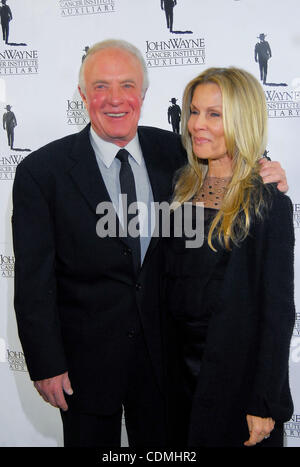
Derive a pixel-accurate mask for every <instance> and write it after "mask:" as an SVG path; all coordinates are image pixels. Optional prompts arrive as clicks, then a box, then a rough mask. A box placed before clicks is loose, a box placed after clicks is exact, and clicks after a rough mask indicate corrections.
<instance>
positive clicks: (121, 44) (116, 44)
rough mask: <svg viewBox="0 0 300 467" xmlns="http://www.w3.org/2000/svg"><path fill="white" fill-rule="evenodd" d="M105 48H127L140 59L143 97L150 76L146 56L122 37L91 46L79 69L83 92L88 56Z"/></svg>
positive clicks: (79, 82) (83, 90)
mask: <svg viewBox="0 0 300 467" xmlns="http://www.w3.org/2000/svg"><path fill="white" fill-rule="evenodd" d="M103 49H120V50H125V51H127V52H129V53H130V54H132V55H133V56H134V57H136V58H137V59H138V61H139V62H140V64H141V67H142V71H143V86H142V97H144V96H145V93H146V91H147V89H148V87H149V77H148V70H147V65H146V62H145V60H144V57H143V56H142V54H141V52H140V51H139V49H138V48H137V47H135V46H134V45H133V44H131V43H130V42H127V41H124V40H121V39H108V40H105V41H101V42H97V43H96V44H94V45H93V46H92V47H91V48H89V50H88V52H87V54H86V56H85V58H84V60H83V62H82V64H81V67H80V70H79V79H78V85H79V87H80V89H81V91H82V92H83V93H85V80H84V68H85V64H86V62H87V60H88V58H89V57H90V56H91V55H93V54H95V53H97V52H99V50H103Z"/></svg>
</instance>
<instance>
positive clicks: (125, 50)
mask: <svg viewBox="0 0 300 467" xmlns="http://www.w3.org/2000/svg"><path fill="white" fill-rule="evenodd" d="M147 86H148V83H147V70H146V67H145V63H144V61H143V58H142V56H141V55H140V53H139V51H138V50H137V49H136V48H135V47H133V46H132V45H131V44H128V43H127V42H124V41H106V42H103V43H98V44H96V45H95V46H94V47H92V48H90V49H89V51H88V54H87V57H86V58H85V60H84V61H83V64H82V67H81V72H80V82H79V91H80V94H81V97H82V99H83V101H84V103H85V105H86V108H87V110H88V113H89V116H90V120H91V125H88V126H87V127H86V128H85V129H84V130H82V131H81V132H79V133H77V134H73V135H70V136H67V137H65V138H62V139H59V140H57V141H54V142H52V143H50V144H48V145H46V146H44V147H43V148H41V149H39V150H38V151H35V152H33V153H32V154H30V155H29V156H28V157H27V158H26V159H24V160H23V161H22V162H21V163H20V164H19V166H18V167H17V170H16V175H15V181H14V187H13V218H12V225H13V239H14V251H15V310H16V316H17V322H18V329H19V336H20V340H21V343H22V346H23V350H24V354H25V358H26V362H27V366H28V370H29V373H30V377H31V379H32V380H33V381H34V382H35V383H34V384H35V387H36V389H37V390H38V391H39V393H40V394H41V396H42V397H43V398H44V399H45V401H47V402H49V403H50V404H52V405H53V406H54V407H59V408H60V409H61V414H62V420H63V426H64V442H65V446H118V445H119V444H120V434H121V415H122V408H124V411H125V421H126V428H127V434H128V439H129V444H130V446H132V447H137V446H153V445H155V446H164V445H166V444H167V442H168V441H167V439H166V433H167V431H166V419H165V399H164V387H163V357H162V347H163V342H162V340H163V335H162V333H161V316H160V310H159V295H158V292H159V270H160V258H161V255H160V254H159V241H158V238H157V237H155V236H152V238H151V232H152V230H151V226H150V229H147V227H148V226H147V220H146V221H145V219H142V218H140V217H139V222H140V227H139V228H140V233H141V232H142V231H143V232H144V233H145V232H146V233H145V234H143V235H142V234H140V235H139V236H138V237H137V238H136V237H134V236H133V235H132V237H130V236H128V237H124V236H122V235H123V234H122V235H120V234H118V233H117V236H106V237H105V236H103V237H102V238H101V237H100V236H99V235H98V234H99V229H97V226H98V222H99V220H101V217H100V216H99V215H97V213H99V212H100V211H101V206H103V205H102V204H101V203H103V202H109V203H112V205H113V207H114V209H115V212H117V213H118V218H117V221H116V222H117V226H118V229H117V232H120V233H122V229H121V226H122V227H123V228H124V226H125V227H126V225H125V222H126V221H125V218H126V216H125V215H124V214H125V211H124V210H123V211H122V208H121V205H122V203H121V202H120V199H119V195H120V193H121V192H122V193H125V192H126V188H124V186H125V185H126V182H128V180H129V179H130V180H131V183H130V186H129V187H128V186H127V193H126V194H128V196H130V197H131V198H132V196H133V192H134V194H135V196H136V199H137V200H138V201H142V202H143V203H144V205H146V206H147V209H148V210H149V209H150V205H151V202H152V201H155V202H158V203H160V202H162V201H166V200H169V198H170V195H171V191H172V177H173V174H174V172H175V171H176V170H177V169H178V168H179V167H180V166H182V165H183V164H184V162H185V153H184V151H183V149H182V146H181V142H180V137H179V135H175V134H174V133H171V132H168V131H164V130H159V129H157V128H151V127H138V121H139V118H140V111H141V107H142V103H143V99H144V96H145V92H146V89H147ZM120 149H126V150H127V151H128V153H125V154H126V157H125V158H124V159H122V157H123V156H124V151H121V152H119V151H120ZM126 158H128V160H127V159H126ZM119 159H121V160H119ZM267 164H268V165H267V168H266V167H264V170H265V173H266V174H267V175H268V176H269V175H270V174H271V179H272V180H273V181H275V179H276V174H277V177H279V179H281V181H282V182H283V185H284V186H283V189H286V185H285V175H284V173H283V171H282V169H281V168H279V169H278V166H276V163H271V162H268V163H267ZM274 172H275V175H274ZM124 173H125V174H126V176H125V179H124V176H123V175H124ZM272 173H273V176H272ZM122 174H123V175H122ZM127 185H128V184H127ZM133 186H134V190H133V189H131V188H133ZM99 203H100V204H99ZM123 208H126V206H125V205H124V206H123ZM148 212H149V211H148ZM152 227H153V226H152ZM100 230H101V229H100ZM97 232H98V234H97ZM136 240H138V242H137V241H136Z"/></svg>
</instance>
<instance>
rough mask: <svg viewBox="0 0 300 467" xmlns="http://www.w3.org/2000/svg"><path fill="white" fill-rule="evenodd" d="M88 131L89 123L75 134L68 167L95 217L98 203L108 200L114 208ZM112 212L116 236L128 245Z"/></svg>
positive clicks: (117, 219)
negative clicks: (69, 166) (119, 234)
mask: <svg viewBox="0 0 300 467" xmlns="http://www.w3.org/2000/svg"><path fill="white" fill-rule="evenodd" d="M89 132H90V124H89V125H87V126H86V127H85V128H84V129H83V130H82V131H81V132H79V133H78V134H77V135H76V142H75V144H74V147H73V148H72V151H71V153H70V158H71V159H72V161H73V164H72V166H71V169H70V176H71V177H72V179H73V181H74V182H75V184H76V185H77V188H78V189H79V191H80V192H81V194H82V195H83V197H84V198H85V199H86V201H87V203H88V205H89V207H90V208H91V210H92V211H93V213H94V214H95V217H96V216H97V214H96V209H97V206H98V204H99V203H101V202H110V203H111V206H112V209H114V208H113V203H112V201H111V198H110V196H109V193H108V191H107V188H106V185H105V182H104V180H103V177H102V175H101V171H100V170H99V167H98V163H97V160H96V156H95V153H94V150H93V148H92V145H91V142H90V137H89ZM114 213H115V215H116V222H117V225H116V236H117V237H118V239H119V240H120V241H121V242H123V243H124V245H126V246H127V247H128V246H129V244H128V243H127V239H126V237H120V236H118V232H120V231H121V226H120V223H119V218H118V216H117V214H116V212H115V211H114Z"/></svg>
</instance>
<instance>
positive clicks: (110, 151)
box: [90, 126, 142, 168]
mask: <svg viewBox="0 0 300 467" xmlns="http://www.w3.org/2000/svg"><path fill="white" fill-rule="evenodd" d="M90 140H91V145H92V147H93V149H94V151H95V153H96V156H97V157H99V158H100V159H101V160H102V162H103V163H104V164H105V165H106V167H107V168H109V167H110V166H111V164H112V163H113V161H114V158H115V157H116V154H117V152H118V151H119V150H120V149H121V148H120V147H119V146H117V145H116V144H113V143H110V142H108V141H105V140H103V139H102V138H100V136H99V135H97V133H96V132H95V130H94V129H93V128H92V126H91V128H90ZM124 149H127V151H128V152H129V153H130V155H131V156H132V157H133V159H134V160H135V161H136V162H137V163H138V164H139V165H141V163H142V150H141V147H140V143H139V138H138V134H137V133H136V135H135V137H134V138H133V139H132V140H131V141H129V143H128V144H127V145H126V146H124Z"/></svg>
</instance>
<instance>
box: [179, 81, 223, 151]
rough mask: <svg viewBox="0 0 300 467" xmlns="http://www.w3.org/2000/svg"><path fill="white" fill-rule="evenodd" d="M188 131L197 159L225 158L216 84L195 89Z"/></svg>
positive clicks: (220, 102)
mask: <svg viewBox="0 0 300 467" xmlns="http://www.w3.org/2000/svg"><path fill="white" fill-rule="evenodd" d="M188 130H189V132H190V135H191V138H192V144H193V151H194V154H195V155H196V156H197V157H199V159H208V160H215V159H221V158H222V157H224V156H227V148H226V144H225V137H224V127H223V114H222V94H221V90H220V88H219V86H218V85H217V84H215V83H205V84H200V85H198V86H197V87H196V88H195V90H194V94H193V98H192V102H191V114H190V118H189V121H188Z"/></svg>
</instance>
